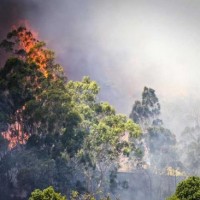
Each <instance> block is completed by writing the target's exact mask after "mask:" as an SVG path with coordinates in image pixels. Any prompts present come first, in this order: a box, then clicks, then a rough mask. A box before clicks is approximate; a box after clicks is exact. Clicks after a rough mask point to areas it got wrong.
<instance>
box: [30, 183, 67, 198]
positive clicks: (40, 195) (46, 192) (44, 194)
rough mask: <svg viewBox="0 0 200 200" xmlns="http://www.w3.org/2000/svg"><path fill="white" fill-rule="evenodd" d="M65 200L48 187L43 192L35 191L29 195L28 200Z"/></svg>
mask: <svg viewBox="0 0 200 200" xmlns="http://www.w3.org/2000/svg"><path fill="white" fill-rule="evenodd" d="M52 199H53V200H66V197H65V196H62V195H61V194H60V193H57V192H55V191H54V189H53V187H52V186H50V187H48V188H46V189H44V190H39V189H36V190H34V191H33V192H32V193H31V196H30V197H29V200H52Z"/></svg>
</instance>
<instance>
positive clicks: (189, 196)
mask: <svg viewBox="0 0 200 200" xmlns="http://www.w3.org/2000/svg"><path fill="white" fill-rule="evenodd" d="M174 199H175V200H176V199H177V200H197V199H200V178H199V177H196V176H192V177H189V178H188V179H186V180H184V181H182V182H180V183H179V184H178V186H177V188H176V192H175V194H173V195H172V196H171V197H169V198H168V199H167V200H174Z"/></svg>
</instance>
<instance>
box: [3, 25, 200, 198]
mask: <svg viewBox="0 0 200 200" xmlns="http://www.w3.org/2000/svg"><path fill="white" fill-rule="evenodd" d="M0 47H1V52H2V53H1V59H2V60H4V61H5V62H4V65H3V66H1V67H0V132H1V134H0V180H1V181H0V199H1V200H27V199H29V200H50V199H55V200H65V199H71V200H94V199H102V200H106V199H107V200H108V199H121V200H128V199H130V198H129V197H127V196H126V195H127V193H130V190H132V189H131V181H128V179H127V180H126V178H124V177H126V174H127V173H130V175H128V176H132V174H136V178H135V179H134V178H133V180H132V181H134V182H135V183H134V184H136V185H137V187H136V188H137V190H138V191H135V192H133V194H131V199H133V200H134V199H135V200H141V198H145V199H149V200H157V199H160V200H162V199H166V198H168V199H170V200H186V199H187V200H197V199H199V198H200V180H199V178H198V176H199V175H200V172H199V162H200V161H199V152H200V151H199V149H200V126H199V121H198V119H197V120H196V121H195V124H194V126H191V127H186V128H185V129H184V131H183V133H182V141H183V142H181V144H179V143H178V142H177V139H176V136H175V134H174V133H172V132H171V131H170V130H169V129H168V128H167V127H166V126H165V122H164V121H163V119H162V118H161V105H160V102H159V98H158V97H157V95H156V91H155V90H154V89H152V88H149V87H148V86H144V90H143V91H141V93H142V94H141V99H140V100H135V102H133V107H132V110H130V115H129V116H126V115H123V114H119V113H118V112H117V111H116V110H115V108H114V107H113V106H112V105H110V104H109V103H108V102H102V101H100V99H99V97H98V94H99V91H100V86H99V85H98V84H97V82H96V81H95V80H91V79H90V77H88V76H87V77H83V78H82V80H80V81H73V80H69V79H68V78H67V75H65V72H64V69H63V67H62V66H61V65H59V64H57V62H56V59H55V54H54V52H53V51H52V50H50V49H48V48H47V46H46V44H45V43H44V42H42V41H39V40H38V39H37V38H36V37H35V35H34V33H33V32H32V31H31V30H29V29H27V28H26V27H21V26H20V27H16V28H14V29H12V30H11V32H9V33H8V34H7V36H6V37H5V39H3V38H2V40H1V43H0ZM183 151H184V156H180V155H181V154H182V152H183ZM137 174H138V176H140V174H142V175H141V176H140V178H139V179H140V180H142V177H143V175H144V174H146V175H147V176H148V179H149V180H150V181H149V182H150V186H151V187H150V186H149V183H147V178H145V180H144V182H142V181H140V180H137V179H138V178H137ZM146 175H145V176H146ZM128 176H127V177H128ZM119 177H121V178H119ZM163 177H164V180H168V178H169V179H173V181H174V180H175V184H174V186H173V187H172V188H169V189H168V190H166V191H164V190H161V188H160V187H161V185H159V183H160V182H159V180H161V178H163ZM188 177H189V178H188ZM187 178H188V179H187ZM178 183H179V184H178ZM169 184H170V183H169ZM177 184H178V186H177ZM176 186H177V189H176ZM134 187H135V186H134ZM165 187H166V188H167V187H168V185H165ZM190 187H191V188H192V189H191V188H190ZM129 189H130V190H129ZM158 190H159V191H160V192H157V191H158ZM123 191H125V192H123ZM145 192H146V193H145ZM143 193H145V195H146V196H141V195H143ZM158 193H159V196H158ZM173 193H174V194H173ZM184 195H185V196H184ZM170 196H171V197H170Z"/></svg>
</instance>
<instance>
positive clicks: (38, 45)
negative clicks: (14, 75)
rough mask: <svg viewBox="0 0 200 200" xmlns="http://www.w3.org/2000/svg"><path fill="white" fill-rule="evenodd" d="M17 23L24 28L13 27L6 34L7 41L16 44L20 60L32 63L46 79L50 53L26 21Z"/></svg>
mask: <svg viewBox="0 0 200 200" xmlns="http://www.w3.org/2000/svg"><path fill="white" fill-rule="evenodd" d="M19 23H20V24H24V26H13V27H12V31H11V32H10V33H9V34H8V39H10V41H11V42H13V40H14V42H15V43H17V46H15V47H16V49H15V51H16V52H18V53H17V54H18V55H19V56H20V57H21V58H23V59H25V60H26V61H27V62H29V63H32V62H34V63H35V64H36V65H37V66H39V70H40V72H42V73H43V74H44V76H45V77H47V76H48V73H47V63H48V61H49V59H50V58H51V53H50V52H49V51H48V50H47V49H46V48H45V43H43V42H40V41H39V40H38V33H37V32H35V31H34V30H32V28H30V25H29V23H28V22H27V21H26V20H24V21H21V22H19ZM25 27H28V28H25ZM29 30H31V31H29ZM24 54H25V55H24Z"/></svg>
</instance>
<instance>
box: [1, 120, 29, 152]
mask: <svg viewBox="0 0 200 200" xmlns="http://www.w3.org/2000/svg"><path fill="white" fill-rule="evenodd" d="M15 132H16V134H15ZM2 136H3V137H4V139H6V140H8V141H9V144H8V148H9V149H10V150H11V149H13V148H14V147H16V146H17V144H25V143H26V142H27V140H28V138H29V135H28V134H27V133H24V134H23V132H22V126H21V125H20V124H19V123H18V122H15V123H14V124H11V125H10V126H9V128H8V130H7V131H5V132H3V133H2Z"/></svg>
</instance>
